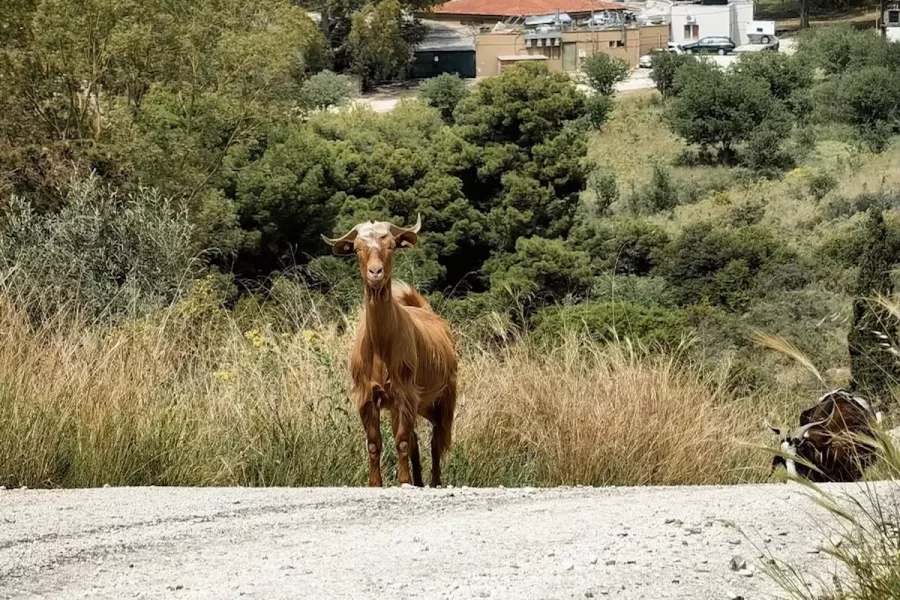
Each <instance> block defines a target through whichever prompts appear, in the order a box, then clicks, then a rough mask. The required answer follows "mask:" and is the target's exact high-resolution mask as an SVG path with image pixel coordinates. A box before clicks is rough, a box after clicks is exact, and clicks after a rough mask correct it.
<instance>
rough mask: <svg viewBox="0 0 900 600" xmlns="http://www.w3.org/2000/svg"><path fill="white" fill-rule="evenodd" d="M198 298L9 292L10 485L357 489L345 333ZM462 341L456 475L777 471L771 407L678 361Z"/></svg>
mask: <svg viewBox="0 0 900 600" xmlns="http://www.w3.org/2000/svg"><path fill="white" fill-rule="evenodd" d="M196 296H197V294H194V295H192V296H190V297H188V299H187V300H185V301H183V302H182V303H180V304H178V305H176V306H174V307H172V308H169V309H166V310H163V311H160V312H159V313H158V314H155V315H153V316H152V317H149V318H146V319H142V320H134V321H129V322H127V323H126V324H124V325H122V326H118V327H115V328H108V327H107V328H100V327H96V326H85V325H83V324H80V323H79V322H78V321H77V320H76V319H73V318H71V317H65V318H62V317H61V318H60V319H58V320H57V321H56V322H53V323H48V324H45V325H42V326H39V327H35V326H33V325H31V324H29V321H28V319H27V318H26V316H25V314H24V312H23V311H22V310H21V309H20V308H18V307H17V306H16V305H15V303H14V302H12V301H11V300H10V299H9V298H8V297H2V296H0V336H2V339H3V341H4V343H3V344H0V431H2V432H3V435H2V436H0V483H2V484H5V485H8V486H19V485H27V486H32V487H36V486H64V487H76V486H96V485H103V484H106V483H108V484H111V485H139V484H141V485H143V484H155V485H201V486H204V485H291V486H295V485H301V486H302V485H361V484H363V483H364V481H365V473H364V468H365V453H364V447H363V437H362V431H361V427H360V425H359V421H358V418H357V416H356V415H355V414H353V413H352V411H351V408H350V406H351V405H350V402H349V399H348V398H347V394H346V387H347V379H348V377H347V366H348V365H347V361H348V357H349V355H350V345H351V342H352V339H351V336H352V333H341V332H340V331H338V328H336V327H327V326H323V325H316V326H313V325H309V327H311V328H309V329H304V328H302V327H298V328H295V329H294V330H293V331H290V332H281V333H279V332H276V331H275V330H274V329H273V328H272V327H269V326H266V325H262V326H260V327H259V328H258V329H250V330H249V331H247V330H245V327H241V326H239V324H238V321H236V320H235V318H234V317H233V316H232V314H231V313H229V312H227V311H225V310H222V309H219V308H217V307H215V306H214V305H213V306H209V305H207V304H204V302H202V301H197V298H196ZM298 310H299V309H298ZM313 316H314V315H313ZM314 321H315V319H311V320H310V322H314ZM347 330H348V331H352V328H347ZM464 346H468V345H467V344H464ZM462 352H463V361H462V372H461V383H462V389H461V398H460V410H459V413H458V418H457V421H456V424H455V431H454V434H455V448H454V450H453V451H451V454H450V457H449V461H448V464H447V465H446V471H445V473H446V479H447V481H448V482H449V483H453V484H456V485H473V486H485V485H507V486H511V485H537V486H540V485H554V484H590V485H628V484H634V485H637V484H692V483H693V484H701V483H724V482H736V481H745V480H756V479H759V478H762V477H765V476H766V475H767V466H768V465H767V462H768V461H767V460H766V457H765V456H764V455H760V454H759V453H758V451H755V450H752V449H749V448H748V447H746V446H743V445H741V443H740V442H741V441H742V440H751V441H752V440H753V439H754V438H755V437H757V436H758V435H759V434H760V433H761V432H762V427H761V424H762V422H763V419H764V417H765V415H764V414H762V411H763V410H764V405H763V404H760V403H757V402H747V401H744V402H737V401H731V400H730V399H728V398H726V397H725V394H724V392H723V391H722V389H721V388H720V387H719V386H718V385H716V384H715V383H713V382H711V381H709V378H708V377H706V376H705V375H704V373H703V372H702V371H701V369H700V368H699V367H697V366H694V365H693V364H691V363H690V362H689V361H687V360H686V359H678V358H677V357H671V356H670V357H666V356H660V355H649V354H645V353H642V352H641V351H638V350H634V349H632V348H630V347H628V346H627V345H622V346H599V345H595V344H592V343H590V342H587V341H584V340H576V339H571V340H569V342H568V343H566V344H565V345H563V346H562V347H560V348H558V349H557V350H555V351H553V352H552V353H550V354H546V355H539V354H536V353H535V351H534V350H533V349H532V348H531V347H529V346H528V345H527V344H526V343H524V342H523V343H519V344H515V345H513V346H511V347H509V348H508V349H506V350H502V351H499V352H498V351H496V350H494V351H486V350H479V349H478V348H475V347H464V348H463V350H462ZM385 422H387V419H385ZM388 430H389V427H387V425H386V424H385V434H388ZM426 432H427V427H422V434H423V435H426V436H427V433H426ZM387 439H388V440H390V439H391V438H389V437H388V438H387ZM756 441H758V440H756ZM390 446H391V444H386V447H388V448H389V447H390ZM385 462H386V466H387V468H388V478H389V480H390V479H391V477H392V476H394V475H395V474H394V473H392V472H391V470H392V469H393V468H394V464H395V463H394V461H393V457H392V456H390V455H389V456H387V457H386V459H385ZM427 467H428V465H426V468H427Z"/></svg>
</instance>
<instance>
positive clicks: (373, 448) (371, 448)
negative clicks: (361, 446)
mask: <svg viewBox="0 0 900 600" xmlns="http://www.w3.org/2000/svg"><path fill="white" fill-rule="evenodd" d="M377 453H378V446H376V445H375V444H369V454H377Z"/></svg>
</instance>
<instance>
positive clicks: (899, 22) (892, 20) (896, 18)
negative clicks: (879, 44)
mask: <svg viewBox="0 0 900 600" xmlns="http://www.w3.org/2000/svg"><path fill="white" fill-rule="evenodd" d="M883 19H884V20H883V21H882V24H883V26H884V33H885V35H886V36H887V39H888V40H890V41H892V42H897V41H900V2H888V3H887V4H886V6H885V9H884V15H883Z"/></svg>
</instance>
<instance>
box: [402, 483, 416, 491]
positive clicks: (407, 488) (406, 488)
mask: <svg viewBox="0 0 900 600" xmlns="http://www.w3.org/2000/svg"><path fill="white" fill-rule="evenodd" d="M413 487H415V486H414V485H413V484H411V483H403V484H401V485H400V488H401V489H404V490H411V489H413Z"/></svg>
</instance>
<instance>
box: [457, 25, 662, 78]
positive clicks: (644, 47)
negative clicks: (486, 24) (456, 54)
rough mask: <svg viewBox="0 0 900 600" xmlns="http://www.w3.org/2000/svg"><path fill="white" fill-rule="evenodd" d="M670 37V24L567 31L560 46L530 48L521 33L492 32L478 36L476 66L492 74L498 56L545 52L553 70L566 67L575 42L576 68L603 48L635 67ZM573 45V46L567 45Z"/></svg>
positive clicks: (479, 73)
mask: <svg viewBox="0 0 900 600" xmlns="http://www.w3.org/2000/svg"><path fill="white" fill-rule="evenodd" d="M668 41H669V27H668V25H654V26H649V27H640V28H632V29H624V30H622V29H610V30H606V31H566V32H563V34H562V40H561V41H560V45H559V46H551V47H537V48H528V47H526V45H525V36H524V35H523V34H521V33H490V34H482V35H478V36H476V38H475V47H476V50H475V63H476V64H475V68H476V73H477V76H478V77H491V76H494V75H497V74H498V72H499V61H498V60H497V57H498V56H509V55H519V54H528V55H535V54H537V55H543V56H546V57H547V60H546V61H544V64H546V65H547V67H548V68H549V69H550V70H551V71H560V70H563V47H564V45H566V44H575V46H574V51H575V53H576V56H577V60H576V68H580V67H581V64H582V63H583V62H584V60H586V59H587V58H588V57H589V56H592V55H594V54H595V53H597V52H604V53H606V54H609V55H610V56H615V57H617V58H621V59H623V60H625V61H626V62H628V64H629V65H630V66H632V67H634V66H636V65H637V63H638V60H639V59H640V57H641V55H642V54H646V53H647V52H649V51H650V49H651V48H664V47H665V46H666V43H667V42H668ZM568 47H569V48H571V46H568Z"/></svg>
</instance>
